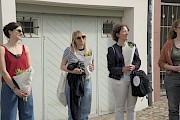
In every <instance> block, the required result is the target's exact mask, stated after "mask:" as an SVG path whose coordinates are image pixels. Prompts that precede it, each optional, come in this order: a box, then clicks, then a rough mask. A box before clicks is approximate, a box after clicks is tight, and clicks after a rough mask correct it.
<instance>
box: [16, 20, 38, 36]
mask: <svg viewBox="0 0 180 120" xmlns="http://www.w3.org/2000/svg"><path fill="white" fill-rule="evenodd" d="M17 22H20V23H21V24H22V26H23V28H24V36H25V37H38V28H39V26H38V20H37V19H36V18H32V17H19V18H17Z"/></svg>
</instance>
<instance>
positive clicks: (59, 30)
mask: <svg viewBox="0 0 180 120" xmlns="http://www.w3.org/2000/svg"><path fill="white" fill-rule="evenodd" d="M44 20H45V21H44V36H45V40H44V67H45V69H44V81H45V108H46V109H45V110H46V111H45V118H47V120H59V119H67V108H65V107H64V106H62V105H61V104H60V103H59V101H58V99H57V97H56V90H57V87H58V82H59V77H60V73H61V70H60V68H59V67H60V61H61V60H62V55H63V52H64V50H65V48H66V47H67V46H69V45H70V34H71V26H70V25H71V22H70V21H71V17H70V16H66V15H45V16H44Z"/></svg>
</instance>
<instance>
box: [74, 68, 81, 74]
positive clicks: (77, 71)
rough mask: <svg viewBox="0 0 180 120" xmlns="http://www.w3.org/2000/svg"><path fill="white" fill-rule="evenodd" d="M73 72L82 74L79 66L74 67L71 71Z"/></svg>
mask: <svg viewBox="0 0 180 120" xmlns="http://www.w3.org/2000/svg"><path fill="white" fill-rule="evenodd" d="M72 73H73V74H82V72H81V70H80V69H79V68H75V69H74V70H73V71H72Z"/></svg>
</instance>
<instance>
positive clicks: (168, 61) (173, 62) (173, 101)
mask: <svg viewBox="0 0 180 120" xmlns="http://www.w3.org/2000/svg"><path fill="white" fill-rule="evenodd" d="M167 37H168V39H167V41H166V42H165V44H164V46H163V48H162V50H161V54H160V58H159V62H158V64H159V67H160V68H161V69H163V70H165V71H166V75H165V79H164V85H165V89H166V95H167V99H168V107H169V120H179V103H180V95H179V91H180V19H178V20H176V21H175V22H174V23H173V24H172V26H171V28H170V30H169V33H168V36H167Z"/></svg>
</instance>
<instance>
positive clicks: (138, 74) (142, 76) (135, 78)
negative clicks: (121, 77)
mask: <svg viewBox="0 0 180 120" xmlns="http://www.w3.org/2000/svg"><path fill="white" fill-rule="evenodd" d="M130 78H131V86H132V96H138V97H144V96H146V95H147V94H148V93H151V92H152V91H153V89H152V87H151V85H150V82H149V79H148V76H147V75H146V73H145V72H144V71H143V70H136V71H133V72H132V73H131V74H130Z"/></svg>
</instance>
